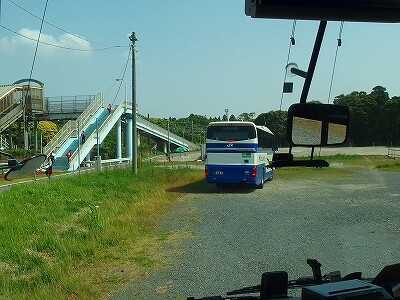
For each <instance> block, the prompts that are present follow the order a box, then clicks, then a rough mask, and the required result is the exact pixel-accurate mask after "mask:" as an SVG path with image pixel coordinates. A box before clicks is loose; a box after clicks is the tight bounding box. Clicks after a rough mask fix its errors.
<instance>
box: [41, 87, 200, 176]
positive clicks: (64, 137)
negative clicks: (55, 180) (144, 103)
mask: <svg viewBox="0 0 400 300" xmlns="http://www.w3.org/2000/svg"><path fill="white" fill-rule="evenodd" d="M123 115H125V116H126V117H127V118H129V117H130V118H131V117H132V104H131V103H127V102H122V103H121V104H119V105H118V106H117V107H116V109H115V110H113V111H112V113H109V112H108V110H107V109H105V102H104V100H103V97H102V95H101V94H99V95H97V96H96V99H95V100H94V101H93V102H92V103H91V104H90V105H89V106H88V107H87V108H86V110H85V111H84V112H83V113H82V114H81V115H80V116H79V117H78V118H77V119H76V120H70V121H68V122H67V123H66V124H65V125H64V126H63V128H62V129H61V130H60V131H59V132H58V133H57V134H56V135H55V136H54V138H53V139H52V140H51V141H50V142H49V143H48V144H47V145H46V146H45V147H44V150H43V153H45V154H47V155H49V154H50V153H51V151H54V152H55V154H56V157H55V158H56V159H55V163H54V168H55V169H57V170H69V171H73V170H75V169H77V168H78V167H79V166H80V165H81V164H82V163H83V162H84V161H85V159H86V157H87V156H88V155H89V154H90V151H91V150H92V149H93V147H95V146H96V145H97V144H101V143H102V142H103V141H104V139H105V138H106V136H107V135H108V133H109V132H110V131H111V130H112V128H113V127H114V125H115V124H116V123H117V122H118V120H119V119H121V117H122V116H123ZM137 129H138V130H139V131H143V132H146V133H147V134H150V135H152V136H154V137H157V138H159V139H163V140H164V141H167V140H168V141H170V143H172V144H174V145H177V146H183V147H186V148H188V149H197V148H198V146H197V145H196V144H194V143H192V142H190V141H188V140H186V139H184V138H182V137H179V136H178V135H175V134H173V133H171V132H168V131H167V130H165V129H164V128H162V127H160V126H158V125H156V124H153V123H151V122H149V121H147V120H145V119H143V118H141V117H140V116H137ZM82 130H83V131H84V132H85V136H86V141H85V142H84V143H83V144H81V140H80V133H81V131H82ZM68 150H71V152H72V156H71V158H70V163H69V164H68V160H67V158H66V156H65V154H66V152H67V151H68Z"/></svg>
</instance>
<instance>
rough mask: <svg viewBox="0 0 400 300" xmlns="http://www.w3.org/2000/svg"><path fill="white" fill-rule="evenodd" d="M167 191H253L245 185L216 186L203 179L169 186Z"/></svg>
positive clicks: (206, 192) (213, 192) (205, 192)
mask: <svg viewBox="0 0 400 300" xmlns="http://www.w3.org/2000/svg"><path fill="white" fill-rule="evenodd" d="M167 191H168V192H174V193H183V194H216V193H224V194H231V193H232V194H249V193H252V192H254V191H255V189H254V188H251V187H249V186H246V185H233V184H232V185H224V186H221V187H217V186H216V185H215V184H211V183H207V182H205V181H204V180H198V181H195V182H192V183H189V184H186V185H182V186H178V187H174V188H170V189H168V190H167Z"/></svg>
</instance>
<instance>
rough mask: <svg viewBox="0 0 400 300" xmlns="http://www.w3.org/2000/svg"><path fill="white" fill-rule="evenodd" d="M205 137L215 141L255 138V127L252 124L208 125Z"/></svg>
mask: <svg viewBox="0 0 400 300" xmlns="http://www.w3.org/2000/svg"><path fill="white" fill-rule="evenodd" d="M207 138H208V139H210V140H217V141H243V140H249V139H255V138H256V129H255V128H254V127H252V126H210V127H208V128H207Z"/></svg>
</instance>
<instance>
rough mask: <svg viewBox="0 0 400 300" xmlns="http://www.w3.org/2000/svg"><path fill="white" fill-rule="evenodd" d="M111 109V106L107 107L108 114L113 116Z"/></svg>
mask: <svg viewBox="0 0 400 300" xmlns="http://www.w3.org/2000/svg"><path fill="white" fill-rule="evenodd" d="M111 108H112V106H111V104H108V105H107V110H108V114H111Z"/></svg>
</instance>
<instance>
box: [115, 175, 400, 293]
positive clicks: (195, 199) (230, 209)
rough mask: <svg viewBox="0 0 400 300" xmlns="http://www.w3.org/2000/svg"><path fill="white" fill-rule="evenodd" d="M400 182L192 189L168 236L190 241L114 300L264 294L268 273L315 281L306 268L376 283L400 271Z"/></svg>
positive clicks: (164, 226) (358, 179)
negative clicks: (388, 271)
mask: <svg viewBox="0 0 400 300" xmlns="http://www.w3.org/2000/svg"><path fill="white" fill-rule="evenodd" d="M399 176H400V175H399V173H393V172H383V171H377V170H364V171H361V173H359V174H357V175H356V176H355V177H354V178H351V179H349V178H346V179H335V180H329V181H328V180H321V179H318V178H315V179H309V180H308V179H304V180H291V181H288V180H283V179H279V178H277V177H276V178H275V179H274V180H273V181H272V182H269V183H267V184H266V185H265V187H264V189H263V190H249V189H237V188H230V189H229V188H228V189H224V190H217V189H216V188H215V187H214V186H213V185H207V184H203V185H201V187H200V188H197V189H196V190H193V189H191V188H190V187H186V188H185V189H183V190H182V191H181V192H182V198H181V199H180V200H179V201H178V202H177V203H176V205H175V206H174V207H173V208H172V209H171V210H170V212H168V213H167V214H165V215H164V216H163V217H162V219H161V220H160V231H164V232H171V231H174V230H181V231H189V232H191V234H192V235H191V237H190V238H188V239H186V240H184V241H183V242H182V243H178V244H177V245H171V244H166V245H165V249H168V251H169V252H170V253H174V256H173V260H172V261H171V262H170V263H169V264H167V265H165V266H163V267H161V268H160V269H159V270H156V271H154V272H152V273H151V274H149V275H148V276H147V277H145V278H143V279H142V280H139V281H137V282H134V283H132V284H131V285H130V286H129V287H128V288H127V289H126V290H124V291H121V292H119V293H116V294H115V295H113V296H112V297H110V300H121V299H151V300H158V299H160V300H161V299H163V300H165V299H186V298H184V297H185V296H195V297H200V296H202V297H203V296H210V295H220V294H224V293H225V292H227V291H231V290H233V289H236V288H239V287H244V286H249V285H254V284H258V283H259V282H260V275H261V273H262V272H265V271H274V270H286V271H288V272H289V277H290V278H297V277H298V276H300V275H311V270H310V269H309V267H308V266H307V265H306V259H307V258H316V259H318V260H319V261H320V262H321V263H322V264H323V266H322V271H323V272H329V271H335V270H340V271H341V272H342V274H346V273H349V272H353V271H363V272H364V276H367V277H372V276H373V275H374V274H376V273H377V272H378V271H379V270H380V269H381V268H382V267H383V266H385V265H386V264H390V263H397V262H399V261H400V223H399V222H398V220H399V219H400V209H399V208H400V187H399V184H398V182H399ZM178 192H179V191H178ZM184 192H185V193H188V194H184Z"/></svg>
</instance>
